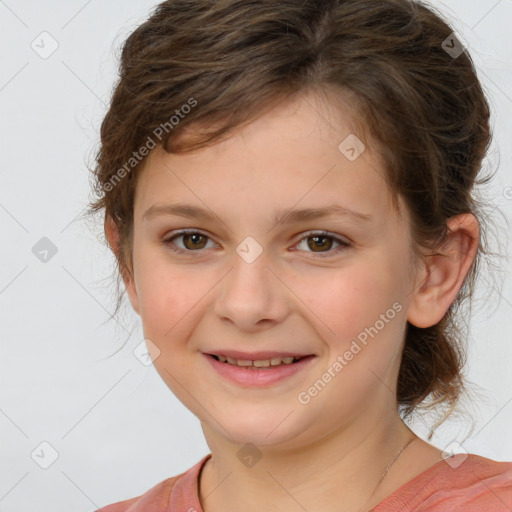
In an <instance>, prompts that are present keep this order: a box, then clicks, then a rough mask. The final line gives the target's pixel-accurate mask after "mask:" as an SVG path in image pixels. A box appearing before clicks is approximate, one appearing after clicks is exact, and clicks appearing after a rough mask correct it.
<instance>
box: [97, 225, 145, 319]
mask: <svg viewBox="0 0 512 512" xmlns="http://www.w3.org/2000/svg"><path fill="white" fill-rule="evenodd" d="M105 236H106V238H107V240H108V243H109V245H110V248H111V249H112V252H113V253H114V256H115V257H116V259H117V260H118V261H119V254H120V252H119V251H120V247H119V230H118V227H117V225H116V223H115V222H114V220H113V219H112V217H110V216H108V215H106V216H105ZM122 278H123V282H124V285H125V287H126V292H127V293H128V297H129V299H130V303H131V305H132V307H133V309H134V310H135V311H136V312H137V314H138V315H140V306H139V298H138V295H137V288H136V286H135V279H134V277H133V275H132V274H130V273H129V272H123V275H122Z"/></svg>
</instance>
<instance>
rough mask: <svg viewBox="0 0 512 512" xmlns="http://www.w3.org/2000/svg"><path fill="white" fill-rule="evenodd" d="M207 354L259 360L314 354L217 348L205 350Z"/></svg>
mask: <svg viewBox="0 0 512 512" xmlns="http://www.w3.org/2000/svg"><path fill="white" fill-rule="evenodd" d="M205 354H209V355H212V356H225V357H231V358H233V359H238V360H244V361H258V360H260V361H261V360H265V359H272V358H276V357H295V358H297V359H298V358H300V357H305V356H312V355H314V354H299V353H297V352H277V351H273V350H267V351H259V352H241V351H239V350H222V349H219V350H215V351H212V352H205Z"/></svg>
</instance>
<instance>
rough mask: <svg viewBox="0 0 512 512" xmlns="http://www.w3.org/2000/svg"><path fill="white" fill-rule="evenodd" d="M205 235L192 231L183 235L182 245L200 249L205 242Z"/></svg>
mask: <svg viewBox="0 0 512 512" xmlns="http://www.w3.org/2000/svg"><path fill="white" fill-rule="evenodd" d="M205 239H206V237H205V236H204V235H202V234H201V233H192V234H188V233H187V234H185V235H183V245H184V246H185V247H186V248H187V249H192V250H194V249H202V248H203V247H204V244H205Z"/></svg>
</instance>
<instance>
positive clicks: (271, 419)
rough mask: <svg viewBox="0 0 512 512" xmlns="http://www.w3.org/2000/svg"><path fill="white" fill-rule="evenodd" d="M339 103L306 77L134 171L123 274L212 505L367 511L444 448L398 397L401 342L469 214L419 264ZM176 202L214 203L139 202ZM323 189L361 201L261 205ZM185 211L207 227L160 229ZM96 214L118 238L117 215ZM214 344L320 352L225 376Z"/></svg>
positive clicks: (456, 252)
mask: <svg viewBox="0 0 512 512" xmlns="http://www.w3.org/2000/svg"><path fill="white" fill-rule="evenodd" d="M338 103H339V102H338ZM338 103H337V104H336V105H337V106H336V107H334V106H333V105H334V102H333V101H331V102H329V101H326V100H325V98H324V97H320V96H318V95H316V94H314V93H313V92H308V93H304V94H302V95H299V96H297V97H294V98H292V99H289V100H288V101H286V102H283V103H282V104H280V105H279V106H277V107H276V108H274V109H272V110H270V111H269V112H266V113H265V114H264V115H262V116H261V117H260V118H259V119H257V120H256V121H254V122H252V123H251V124H249V125H248V126H246V127H245V128H243V129H242V130H241V131H238V132H237V133H236V134H235V135H233V136H231V137H230V138H229V139H227V140H225V141H222V142H220V143H218V144H215V145H213V146H210V147H207V148H203V149H200V150H198V151H195V152H193V153H187V154H180V155H178V154H167V153H165V152H164V151H163V150H161V149H160V148H158V147H157V148H155V149H154V150H153V151H152V152H151V153H150V155H149V156H148V158H147V160H146V162H145V166H144V169H143V171H142V173H141V175H140V177H139V181H138V184H137V190H136V196H135V207H134V238H133V261H134V267H133V269H131V277H128V278H125V285H126V289H127V293H128V295H129V298H130V301H131V304H132V306H133V308H134V310H135V311H136V312H137V313H138V314H139V315H140V316H141V320H142V324H143V329H144V335H145V337H146V338H148V339H150V340H151V342H152V344H151V345H150V347H149V350H150V353H151V354H152V355H153V357H155V359H154V362H153V364H154V365H155V368H156V370H157V371H158V373H159V374H160V376H161V377H162V379H163V380H164V381H165V383H166V384H167V386H168V387H169V388H170V389H171V390H172V392H173V393H175V394H176V396H177V397H178V398H179V399H180V400H181V401H182V402H183V403H184V405H185V406H186V407H188V408H189V409H190V410H191V411H192V412H193V413H194V414H195V415H196V416H197V417H198V418H199V420H200V421H201V425H202V427H203V431H204V434H205V438H206V441H207V443H208V446H209V447H210V450H211V453H212V458H211V459H210V460H209V461H208V462H207V464H206V466H205V467H204V469H203V471H202V473H201V477H200V486H199V487H200V488H199V493H200V499H201V503H202V506H203V509H204V510H205V512H220V511H223V512H231V511H233V512H234V511H239V510H247V511H256V510H280V511H284V512H287V511H290V512H291V511H293V512H298V511H303V510H304V509H305V510H308V511H312V510H323V511H325V512H330V511H337V512H340V511H349V510H351V511H354V510H362V511H365V510H366V511H367V510H369V509H370V508H371V507H373V506H375V505H377V503H379V502H380V501H381V500H382V499H384V498H385V497H386V496H388V495H389V494H390V493H392V492H393V491H394V490H395V489H397V488H398V487H399V486H401V485H403V484H404V483H406V482H407V481H408V480H410V479H411V478H413V477H414V476H416V475H418V474H419V473H421V472H422V471H424V470H426V469H427V468H429V467H431V466H432V465H433V464H435V463H437V462H439V461H440V460H441V456H440V453H441V451H440V450H439V449H437V448H436V447H434V446H432V445H430V444H428V443H426V442H425V441H423V440H421V439H419V438H417V437H416V436H414V434H413V433H412V432H411V431H410V430H409V429H408V428H407V426H406V425H405V424H404V422H403V421H402V420H401V418H400V417H399V415H398V412H397V407H396V398H395V396H396V382H397V376H398V371H399V364H400V354H401V350H402V347H403V342H404V339H405V329H406V322H407V321H409V322H410V323H412V324H413V325H416V326H418V327H428V326H431V325H434V324H435V323H437V322H439V320H441V318H442V317H443V316H444V314H445V312H446V310H447V309H448V307H449V306H450V304H451V303H452V301H453V300H454V299H455V297H456V295H457V292H458V291H459V289H460V287H461V285H462V282H463V279H464V277H465V275H466V274H467V272H468V270H469V268H470V265H471V263H472V261H473V259H474V257H475V254H476V250H477V245H478V242H477V240H478V233H479V232H478V223H477V221H476V219H475V218H474V217H473V216H472V215H470V214H465V215H460V216H457V217H454V218H452V219H450V220H449V223H448V224H449V227H450V228H451V229H452V235H451V237H450V239H449V240H448V242H447V244H446V245H445V247H444V248H443V250H442V251H440V252H441V255H437V256H428V257H425V258H424V259H422V260H420V261H419V262H418V263H417V265H414V264H413V263H414V260H413V253H412V241H411V235H410V227H409V216H408V213H407V210H406V208H405V206H404V204H403V203H402V202H400V205H401V214H399V213H398V212H397V211H396V210H395V208H394V207H393V204H392V202H391V195H390V193H389V190H388V189H387V186H386V184H385V182H384V179H383V176H384V170H383V168H382V165H381V163H380V161H379V159H378V157H377V152H376V151H374V149H375V148H372V145H371V143H369V142H366V149H365V151H364V152H363V154H362V155H361V156H360V157H359V158H357V159H356V160H355V161H349V160H348V159H347V158H346V157H345V156H344V155H343V154H342V153H341V152H340V151H339V150H338V146H339V144H340V142H341V141H343V140H344V139H345V138H346V137H347V136H348V135H349V134H353V133H355V131H354V128H353V126H354V125H353V123H351V117H350V112H351V111H350V108H349V105H348V104H345V105H346V107H345V108H344V107H343V104H340V105H339V104H338ZM176 202H183V203H189V204H193V205H196V206H199V207H203V208H207V209H210V210H211V211H212V212H213V213H214V214H215V215H216V217H217V218H216V220H214V221H206V220H198V219H186V218H182V217H177V216H159V217H155V218H154V219H152V220H150V221H148V220H143V214H144V212H146V210H147V209H148V208H150V207H151V206H152V205H155V204H164V203H176ZM330 204H339V205H343V206H345V207H347V208H351V209H353V210H356V211H358V212H362V213H365V214H369V215H371V216H372V218H371V220H370V221H369V222H367V223H360V224H358V223H356V222H354V221H353V220H350V219H349V218H346V217H345V216H341V215H339V216H334V217H327V218H324V219H317V220H309V221H301V222H299V223H296V224H293V225H286V224H277V225H276V224H275V223H274V222H273V221H272V219H273V215H274V212H275V210H276V209H278V208H286V209H287V210H288V209H292V208H305V207H321V206H327V205H330ZM184 228H195V229H197V230H199V231H201V232H202V233H203V234H205V235H206V238H199V240H198V241H197V239H196V241H195V242H194V241H192V240H190V239H188V240H187V237H186V236H185V237H183V236H181V237H178V238H176V239H174V240H173V242H174V244H175V246H176V247H177V248H181V249H182V250H183V251H187V250H188V252H187V253H185V254H177V253H175V252H173V251H172V250H171V249H170V245H171V242H169V241H167V242H166V241H165V240H168V239H170V238H171V237H172V235H173V234H175V231H177V230H179V229H184ZM105 229H106V235H107V238H108V240H109V243H110V245H111V246H112V248H113V251H114V252H115V253H116V254H117V253H118V245H117V232H116V229H115V225H114V224H113V222H111V220H109V219H107V222H106V225H105ZM318 230H326V231H329V233H330V234H332V235H333V236H335V237H339V238H340V239H341V240H343V241H349V242H350V246H348V247H344V248H342V249H340V250H337V248H338V247H339V245H338V244H337V243H336V242H335V241H334V240H333V239H331V238H328V239H326V240H325V241H323V242H322V240H323V239H321V240H320V242H321V243H320V247H319V249H317V250H316V251H315V249H314V247H313V245H314V244H313V240H312V239H311V238H308V237H312V236H315V234H313V235H312V234H310V233H307V232H308V231H318ZM305 233H306V234H305ZM248 236H251V237H253V238H254V239H255V240H256V241H257V243H258V244H259V245H260V246H261V248H262V249H263V252H262V253H261V255H260V256H259V257H258V258H257V259H256V260H255V261H254V262H252V263H250V264H249V263H247V261H245V260H244V259H243V258H242V257H240V256H239V254H238V253H237V252H236V248H237V247H238V246H239V245H240V243H241V242H242V241H243V240H244V239H245V238H246V237H248ZM316 236H318V234H316ZM308 240H309V242H310V243H309V244H308ZM194 243H195V244H197V245H196V246H199V248H198V249H197V248H195V247H196V246H194ZM329 244H331V245H329ZM293 249H295V250H293ZM394 303H395V304H396V303H398V304H400V305H401V306H402V308H401V310H400V311H399V312H396V315H395V316H394V318H393V319H392V320H390V321H389V322H388V323H386V325H385V327H384V328H382V329H381V330H380V331H379V332H378V335H376V336H375V337H373V338H370V339H369V341H368V343H367V345H366V346H364V347H363V348H362V350H361V351H360V352H358V353H357V355H355V356H354V357H353V359H352V360H350V361H349V362H348V364H346V366H344V368H343V370H342V371H340V372H338V373H337V374H336V376H335V377H334V378H332V379H331V381H330V382H329V383H328V384H327V385H326V386H325V388H323V389H322V390H321V392H319V393H318V394H317V395H316V396H314V397H312V398H311V400H310V401H309V403H307V404H301V403H299V401H298V399H297V396H298V394H299V393H300V392H301V391H304V390H307V389H308V387H309V386H311V385H312V384H313V383H314V382H315V381H316V380H317V379H319V378H321V376H322V374H323V373H325V371H326V370H327V369H328V368H329V367H332V365H333V363H334V362H335V361H336V358H337V356H338V355H340V354H344V353H345V352H346V351H347V350H348V348H349V347H350V345H351V343H352V341H353V340H354V339H356V338H357V336H358V334H359V333H361V332H362V331H364V329H365V328H367V327H370V326H373V325H375V323H376V321H377V320H378V319H379V318H381V317H380V315H381V314H385V313H386V311H388V310H389V309H390V308H392V305H393V304H394ZM154 347H157V349H156V348H154ZM220 348H225V349H227V348H229V349H238V350H243V351H248V352H251V351H253V352H254V351H256V350H281V351H297V352H300V353H311V354H315V355H316V358H315V359H314V361H313V363H312V364H310V365H309V367H307V368H305V369H304V370H302V371H301V372H300V373H298V374H296V375H294V376H292V377H289V378H287V379H285V380H283V381H281V382H278V383H275V384H273V385H271V386H268V387H265V388H248V387H244V386H240V385H238V384H235V383H231V382H229V381H226V380H225V379H224V378H223V377H221V376H219V374H218V373H217V372H215V371H214V370H213V369H212V368H211V366H210V365H209V363H208V361H207V360H206V358H205V356H204V355H203V354H202V352H215V349H220ZM411 437H414V438H415V441H414V442H413V443H411V444H410V445H409V446H408V447H407V448H406V449H405V450H404V451H403V453H402V454H401V455H400V457H399V458H398V459H397V461H396V462H395V464H394V465H393V466H392V468H391V470H390V471H389V473H388V474H387V475H386V477H385V479H384V480H383V481H382V482H381V483H380V484H379V485H378V486H377V487H376V485H377V483H378V482H379V479H380V477H381V475H382V473H383V471H384V469H385V468H386V466H387V465H388V464H389V463H390V462H391V460H392V459H393V457H394V455H395V454H396V453H397V452H398V451H399V449H400V448H401V447H402V446H403V445H404V444H405V443H406V442H407V440H408V439H410V438H411ZM247 442H250V443H252V444H254V445H255V446H256V447H257V451H258V454H259V455H261V459H260V460H259V461H258V462H257V464H255V465H254V466H252V467H247V466H246V465H244V464H242V463H241V461H240V460H239V458H238V457H237V452H238V451H239V450H240V448H241V447H242V446H243V445H245V443H247Z"/></svg>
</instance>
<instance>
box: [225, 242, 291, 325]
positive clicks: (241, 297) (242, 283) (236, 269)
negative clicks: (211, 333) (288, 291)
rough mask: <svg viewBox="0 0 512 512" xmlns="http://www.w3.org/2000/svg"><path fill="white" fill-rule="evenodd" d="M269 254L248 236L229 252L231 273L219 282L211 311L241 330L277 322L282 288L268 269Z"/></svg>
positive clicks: (283, 305)
mask: <svg viewBox="0 0 512 512" xmlns="http://www.w3.org/2000/svg"><path fill="white" fill-rule="evenodd" d="M268 256H269V254H268V253H267V252H266V251H264V249H263V247H262V246H261V245H260V244H259V243H258V242H257V241H256V240H255V239H254V238H252V237H247V238H246V239H245V240H243V241H242V242H241V243H240V244H239V245H238V246H237V247H236V252H234V253H233V258H232V262H231V263H232V265H231V271H230V272H229V273H228V275H227V276H226V277H225V279H224V280H223V281H222V283H221V291H220V293H219V295H218V297H217V298H216V304H215V311H216V313H217V315H218V316H219V318H222V319H229V320H231V321H232V322H233V323H234V324H237V325H238V326H239V327H240V328H241V329H250V328H252V327H254V326H256V325H257V324H260V323H262V321H263V320H266V321H272V322H276V321H280V320H282V317H283V315H284V314H285V312H286V300H285V297H284V295H285V294H284V290H283V285H282V283H281V282H280V281H279V279H277V278H276V277H275V275H274V272H273V271H272V270H271V269H270V268H269V267H271V265H272V262H271V261H270V260H269V257H268Z"/></svg>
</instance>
